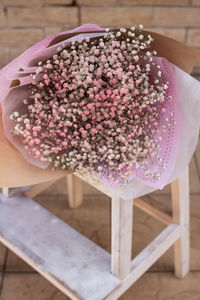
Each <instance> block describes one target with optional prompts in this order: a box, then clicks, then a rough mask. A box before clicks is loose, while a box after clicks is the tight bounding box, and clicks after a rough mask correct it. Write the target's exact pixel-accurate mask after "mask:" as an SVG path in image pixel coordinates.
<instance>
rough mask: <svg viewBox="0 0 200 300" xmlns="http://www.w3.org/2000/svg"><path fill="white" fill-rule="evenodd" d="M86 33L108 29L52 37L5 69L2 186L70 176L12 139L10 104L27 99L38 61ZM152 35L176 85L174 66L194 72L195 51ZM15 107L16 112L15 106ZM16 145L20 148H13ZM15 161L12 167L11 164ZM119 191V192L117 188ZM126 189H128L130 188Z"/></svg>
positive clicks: (94, 27) (92, 27) (87, 27)
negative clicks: (35, 157) (32, 74)
mask: <svg viewBox="0 0 200 300" xmlns="http://www.w3.org/2000/svg"><path fill="white" fill-rule="evenodd" d="M85 31H87V32H88V31H91V33H88V36H90V37H94V36H95V37H96V36H101V35H103V34H104V28H101V27H99V26H98V25H95V24H86V25H84V26H81V27H78V28H76V29H74V30H71V31H66V32H64V33H59V34H57V35H53V36H50V37H48V38H46V39H45V40H43V41H41V42H39V43H38V44H36V45H34V46H33V47H31V48H30V49H28V50H27V51H25V52H24V53H23V54H22V55H21V56H19V57H18V58H17V59H15V60H14V61H12V62H11V63H10V64H8V65H7V66H6V67H5V68H3V69H2V70H1V72H0V76H1V77H0V78H1V92H0V95H1V97H0V103H1V106H2V115H3V117H2V121H3V124H4V125H3V126H2V124H1V127H0V146H1V147H0V160H1V161H0V163H1V171H0V187H8V186H9V187H14V186H22V185H28V184H35V183H38V182H42V181H47V180H51V179H53V178H59V177H60V176H63V175H65V174H66V171H61V170H58V171H54V172H52V171H51V170H50V166H49V164H46V163H43V164H40V163H38V161H36V160H34V158H32V157H30V155H28V154H27V153H26V152H25V151H23V147H22V144H21V143H20V141H19V143H16V141H13V140H12V136H11V135H10V134H9V130H8V129H9V126H8V122H9V121H8V118H7V116H8V114H9V112H11V110H10V107H9V103H11V101H12V99H15V105H16V107H19V105H20V101H21V99H22V98H25V97H26V96H27V89H26V85H27V84H29V83H31V81H30V79H31V80H32V78H30V76H29V74H30V73H31V72H34V71H35V69H36V65H37V62H38V61H40V60H43V59H47V58H48V57H51V56H52V55H53V54H54V53H56V48H57V47H58V46H59V45H60V44H62V43H63V39H64V40H65V39H66V37H68V40H67V42H70V41H72V40H75V39H80V38H81V37H82V36H83V34H81V32H85ZM92 31H96V33H92ZM98 31H100V32H98ZM101 31H103V32H101ZM75 33H78V34H77V35H74V36H71V37H70V38H69V34H71V35H73V34H75ZM148 33H149V32H145V31H144V34H148ZM150 34H151V36H153V38H154V42H153V44H152V48H153V49H155V50H157V52H158V54H157V55H158V57H159V56H160V57H164V58H166V59H168V61H167V60H163V68H168V69H167V72H166V74H168V75H169V78H168V79H169V80H170V79H171V78H173V79H172V80H171V81H172V83H173V82H176V78H177V76H178V75H177V74H178V73H177V71H176V69H175V67H174V65H173V64H175V65H176V66H177V67H180V69H182V70H183V71H186V72H188V73H189V72H190V71H191V68H192V66H193V64H194V60H195V58H196V56H197V55H196V53H195V52H194V51H192V50H191V49H189V48H188V47H186V46H184V45H183V44H181V43H179V42H176V41H174V40H172V39H169V38H166V37H164V36H161V35H158V34H155V33H151V32H150ZM65 43H66V41H65ZM160 62H161V63H162V59H160ZM179 76H180V75H179ZM190 77H191V76H190ZM191 89H192V87H191ZM171 90H172V92H173V93H174V94H177V91H176V90H175V85H174V87H172V88H171ZM8 92H9V94H8ZM177 103H178V102H177ZM11 107H12V111H13V108H14V106H13V104H12V106H11ZM22 110H23V107H22ZM175 112H176V113H177V115H176V119H177V121H178V112H177V107H176V108H175ZM176 129H177V133H176V135H174V137H173V139H174V140H173V141H172V142H173V145H174V147H173V153H174V156H172V159H171V160H170V162H169V164H168V172H165V174H164V176H165V177H164V178H163V180H162V181H161V183H162V184H161V185H160V186H159V187H160V188H161V187H163V186H164V185H165V184H166V183H167V180H168V179H169V178H170V175H171V176H172V175H173V172H172V171H173V169H174V166H175V163H176V158H177V155H176V154H177V153H178V151H179V149H180V148H179V142H178V136H179V134H181V132H179V126H178V125H177V126H176ZM6 137H7V138H6ZM176 137H177V141H176ZM8 140H9V141H10V142H9V141H8ZM165 141H166V140H164V143H165ZM12 143H13V144H14V145H15V147H16V148H17V149H16V148H15V147H13V145H12ZM20 152H21V153H22V154H23V156H24V157H23V156H22V155H21V154H20ZM164 155H165V154H164V153H163V156H164ZM11 161H12V164H11V163H10V162H11ZM28 161H29V162H28ZM45 168H46V169H45ZM18 169H20V172H17V174H16V170H18ZM131 182H132V183H133V182H135V185H137V184H138V186H140V185H142V186H143V187H144V186H146V185H145V184H146V183H147V186H148V188H149V182H145V180H144V179H141V178H139V176H138V177H137V180H136V181H134V177H130V182H129V184H127V187H129V186H131ZM105 184H106V182H105ZM152 187H153V188H158V186H157V185H154V186H153V184H151V189H152ZM115 189H116V190H118V189H117V188H115ZM124 189H126V187H125V188H124Z"/></svg>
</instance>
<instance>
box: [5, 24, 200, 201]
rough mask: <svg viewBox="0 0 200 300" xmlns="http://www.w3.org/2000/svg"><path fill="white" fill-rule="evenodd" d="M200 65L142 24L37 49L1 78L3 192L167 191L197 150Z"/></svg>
mask: <svg viewBox="0 0 200 300" xmlns="http://www.w3.org/2000/svg"><path fill="white" fill-rule="evenodd" d="M195 58H196V53H195V52H194V51H192V50H191V49H189V48H187V47H186V46H184V45H182V44H181V43H178V42H176V41H173V40H171V39H169V38H166V37H164V36H161V35H157V34H155V33H151V32H147V31H144V30H143V26H142V25H138V26H132V27H130V28H126V27H122V28H118V29H117V28H102V27H99V26H97V25H95V24H85V25H82V26H80V27H78V28H76V29H74V30H70V31H67V32H62V33H59V34H57V35H53V36H50V37H48V38H46V39H45V40H43V41H41V42H39V43H38V44H36V45H34V46H33V47H31V48H30V49H28V50H27V51H25V52H24V53H23V54H22V55H20V56H19V57H18V58H16V59H15V60H14V61H12V62H11V63H10V64H8V65H7V66H6V67H5V68H3V69H2V70H1V72H0V76H1V91H0V93H1V97H0V104H1V109H2V117H1V118H2V125H1V127H0V160H1V161H2V163H1V166H2V167H1V171H0V172H1V173H0V187H6V186H10V187H12V186H22V185H27V184H34V183H38V182H42V181H46V180H50V179H53V178H58V177H60V176H63V175H64V174H65V173H74V174H79V175H81V176H82V177H83V178H84V176H86V177H87V176H91V177H93V178H95V180H98V181H101V182H103V183H104V184H106V185H107V186H109V187H110V188H111V189H113V191H114V192H117V193H119V191H120V193H121V196H122V197H124V198H128V197H133V196H134V197H135V196H139V195H141V191H142V193H143V194H144V193H145V192H149V191H152V190H155V189H158V188H163V187H164V186H165V185H166V184H167V183H169V182H171V181H172V180H174V179H175V178H176V177H177V176H178V175H179V174H180V172H181V171H182V170H183V168H184V167H185V166H186V165H187V164H188V163H189V160H190V159H191V156H192V154H193V152H194V149H195V147H196V144H197V138H198V132H199V112H200V96H199V95H200V83H199V82H198V81H197V80H195V79H194V78H192V77H191V76H190V75H188V73H190V71H191V68H192V66H193V64H194V60H195ZM188 102H189V103H188ZM186 113H188V115H187V116H186ZM194 127H195V129H194ZM191 129H192V130H193V131H192V132H191ZM18 168H19V170H18ZM16 171H17V172H16Z"/></svg>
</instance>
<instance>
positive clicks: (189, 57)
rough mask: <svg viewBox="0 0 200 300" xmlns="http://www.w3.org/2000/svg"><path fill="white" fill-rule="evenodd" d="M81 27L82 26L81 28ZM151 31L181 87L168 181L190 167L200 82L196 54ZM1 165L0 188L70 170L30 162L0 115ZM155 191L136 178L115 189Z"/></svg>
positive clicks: (129, 193)
mask: <svg viewBox="0 0 200 300" xmlns="http://www.w3.org/2000/svg"><path fill="white" fill-rule="evenodd" d="M88 25H90V27H92V26H93V25H92V24H88ZM95 26H97V25H95ZM97 27H98V26H97ZM79 28H80V29H81V30H80V31H79ZM94 28H95V27H94ZM99 28H100V27H99ZM83 32H84V31H83V27H82V28H81V27H78V28H76V29H74V30H71V31H67V32H64V33H59V34H57V35H53V36H51V37H48V38H47V39H45V40H44V41H46V45H47V46H52V45H57V43H60V42H61V41H63V40H65V39H67V38H69V37H71V36H73V35H77V34H79V33H80V34H81V33H83ZM92 32H93V30H92ZM94 32H103V31H102V29H101V30H100V29H98V31H94ZM149 33H150V34H151V36H152V37H153V38H154V42H153V43H152V46H151V48H152V49H153V50H156V51H157V56H160V57H165V58H166V59H168V60H169V61H170V62H171V63H172V65H173V68H174V71H175V76H176V81H177V86H178V90H179V98H180V109H181V111H180V114H181V122H182V124H181V139H180V140H181V142H180V145H179V153H178V156H177V160H176V165H175V167H174V171H173V172H172V174H171V176H170V178H169V180H168V183H170V182H171V181H173V180H174V179H175V178H177V177H178V176H179V174H180V173H181V172H182V171H183V169H184V168H185V167H186V166H187V164H188V163H189V161H190V159H191V157H192V155H193V153H194V150H195V147H196V145H197V140H198V133H199V126H200V122H199V115H200V83H199V82H198V81H197V80H195V79H194V78H192V77H191V76H190V75H189V73H190V72H191V70H192V67H193V65H194V62H195V59H196V57H197V53H196V52H194V51H193V50H192V49H190V48H188V47H186V46H185V45H183V44H181V43H179V42H177V41H175V40H172V39H170V38H167V37H165V36H162V35H159V34H156V33H153V32H147V31H144V34H149ZM47 46H46V47H47ZM56 47H57V46H56ZM18 67H19V68H20V67H23V66H20V65H19V66H18ZM5 68H6V67H5ZM5 68H4V69H2V70H1V72H0V76H1V77H0V78H1V79H2V80H1V84H2V86H1V89H3V88H4V86H3V85H4V80H5V79H4V80H3V73H4V70H5ZM11 71H12V70H11ZM10 74H11V75H12V72H10ZM13 79H14V78H12V76H11V77H10V78H7V81H9V83H11V82H13V81H12V80H13ZM0 95H1V92H0ZM0 102H1V100H0ZM0 116H1V114H0ZM0 166H1V167H0V187H17V186H25V185H31V184H36V183H40V182H44V181H49V180H52V179H57V178H59V177H62V176H64V175H65V174H67V171H63V170H57V171H51V170H50V167H48V168H47V169H42V168H39V167H37V166H34V165H32V164H30V163H28V162H27V161H26V160H25V158H24V157H23V156H22V154H21V153H20V152H19V151H18V150H17V149H16V148H15V147H14V146H13V145H12V144H11V143H10V142H9V141H8V140H7V139H6V137H5V135H4V128H3V125H2V120H1V117H0ZM109 188H110V187H109ZM153 190H155V188H152V187H150V186H148V185H145V184H143V183H141V182H138V181H136V180H131V182H129V183H128V184H127V185H126V186H125V187H124V188H123V189H121V188H117V187H115V188H112V192H113V193H116V194H118V195H119V194H120V195H121V197H122V198H123V199H129V198H135V197H138V196H141V195H144V194H146V193H149V192H151V191H153Z"/></svg>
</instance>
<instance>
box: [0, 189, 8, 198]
mask: <svg viewBox="0 0 200 300" xmlns="http://www.w3.org/2000/svg"><path fill="white" fill-rule="evenodd" d="M2 194H3V195H4V196H6V197H9V188H2Z"/></svg>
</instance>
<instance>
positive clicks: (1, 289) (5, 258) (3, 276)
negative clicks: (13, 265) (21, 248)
mask: <svg viewBox="0 0 200 300" xmlns="http://www.w3.org/2000/svg"><path fill="white" fill-rule="evenodd" d="M8 252H9V250H8V248H6V253H5V256H4V262H3V268H2V278H1V283H0V299H1V295H2V292H3V284H4V279H5V274H6V266H7V259H8Z"/></svg>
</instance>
